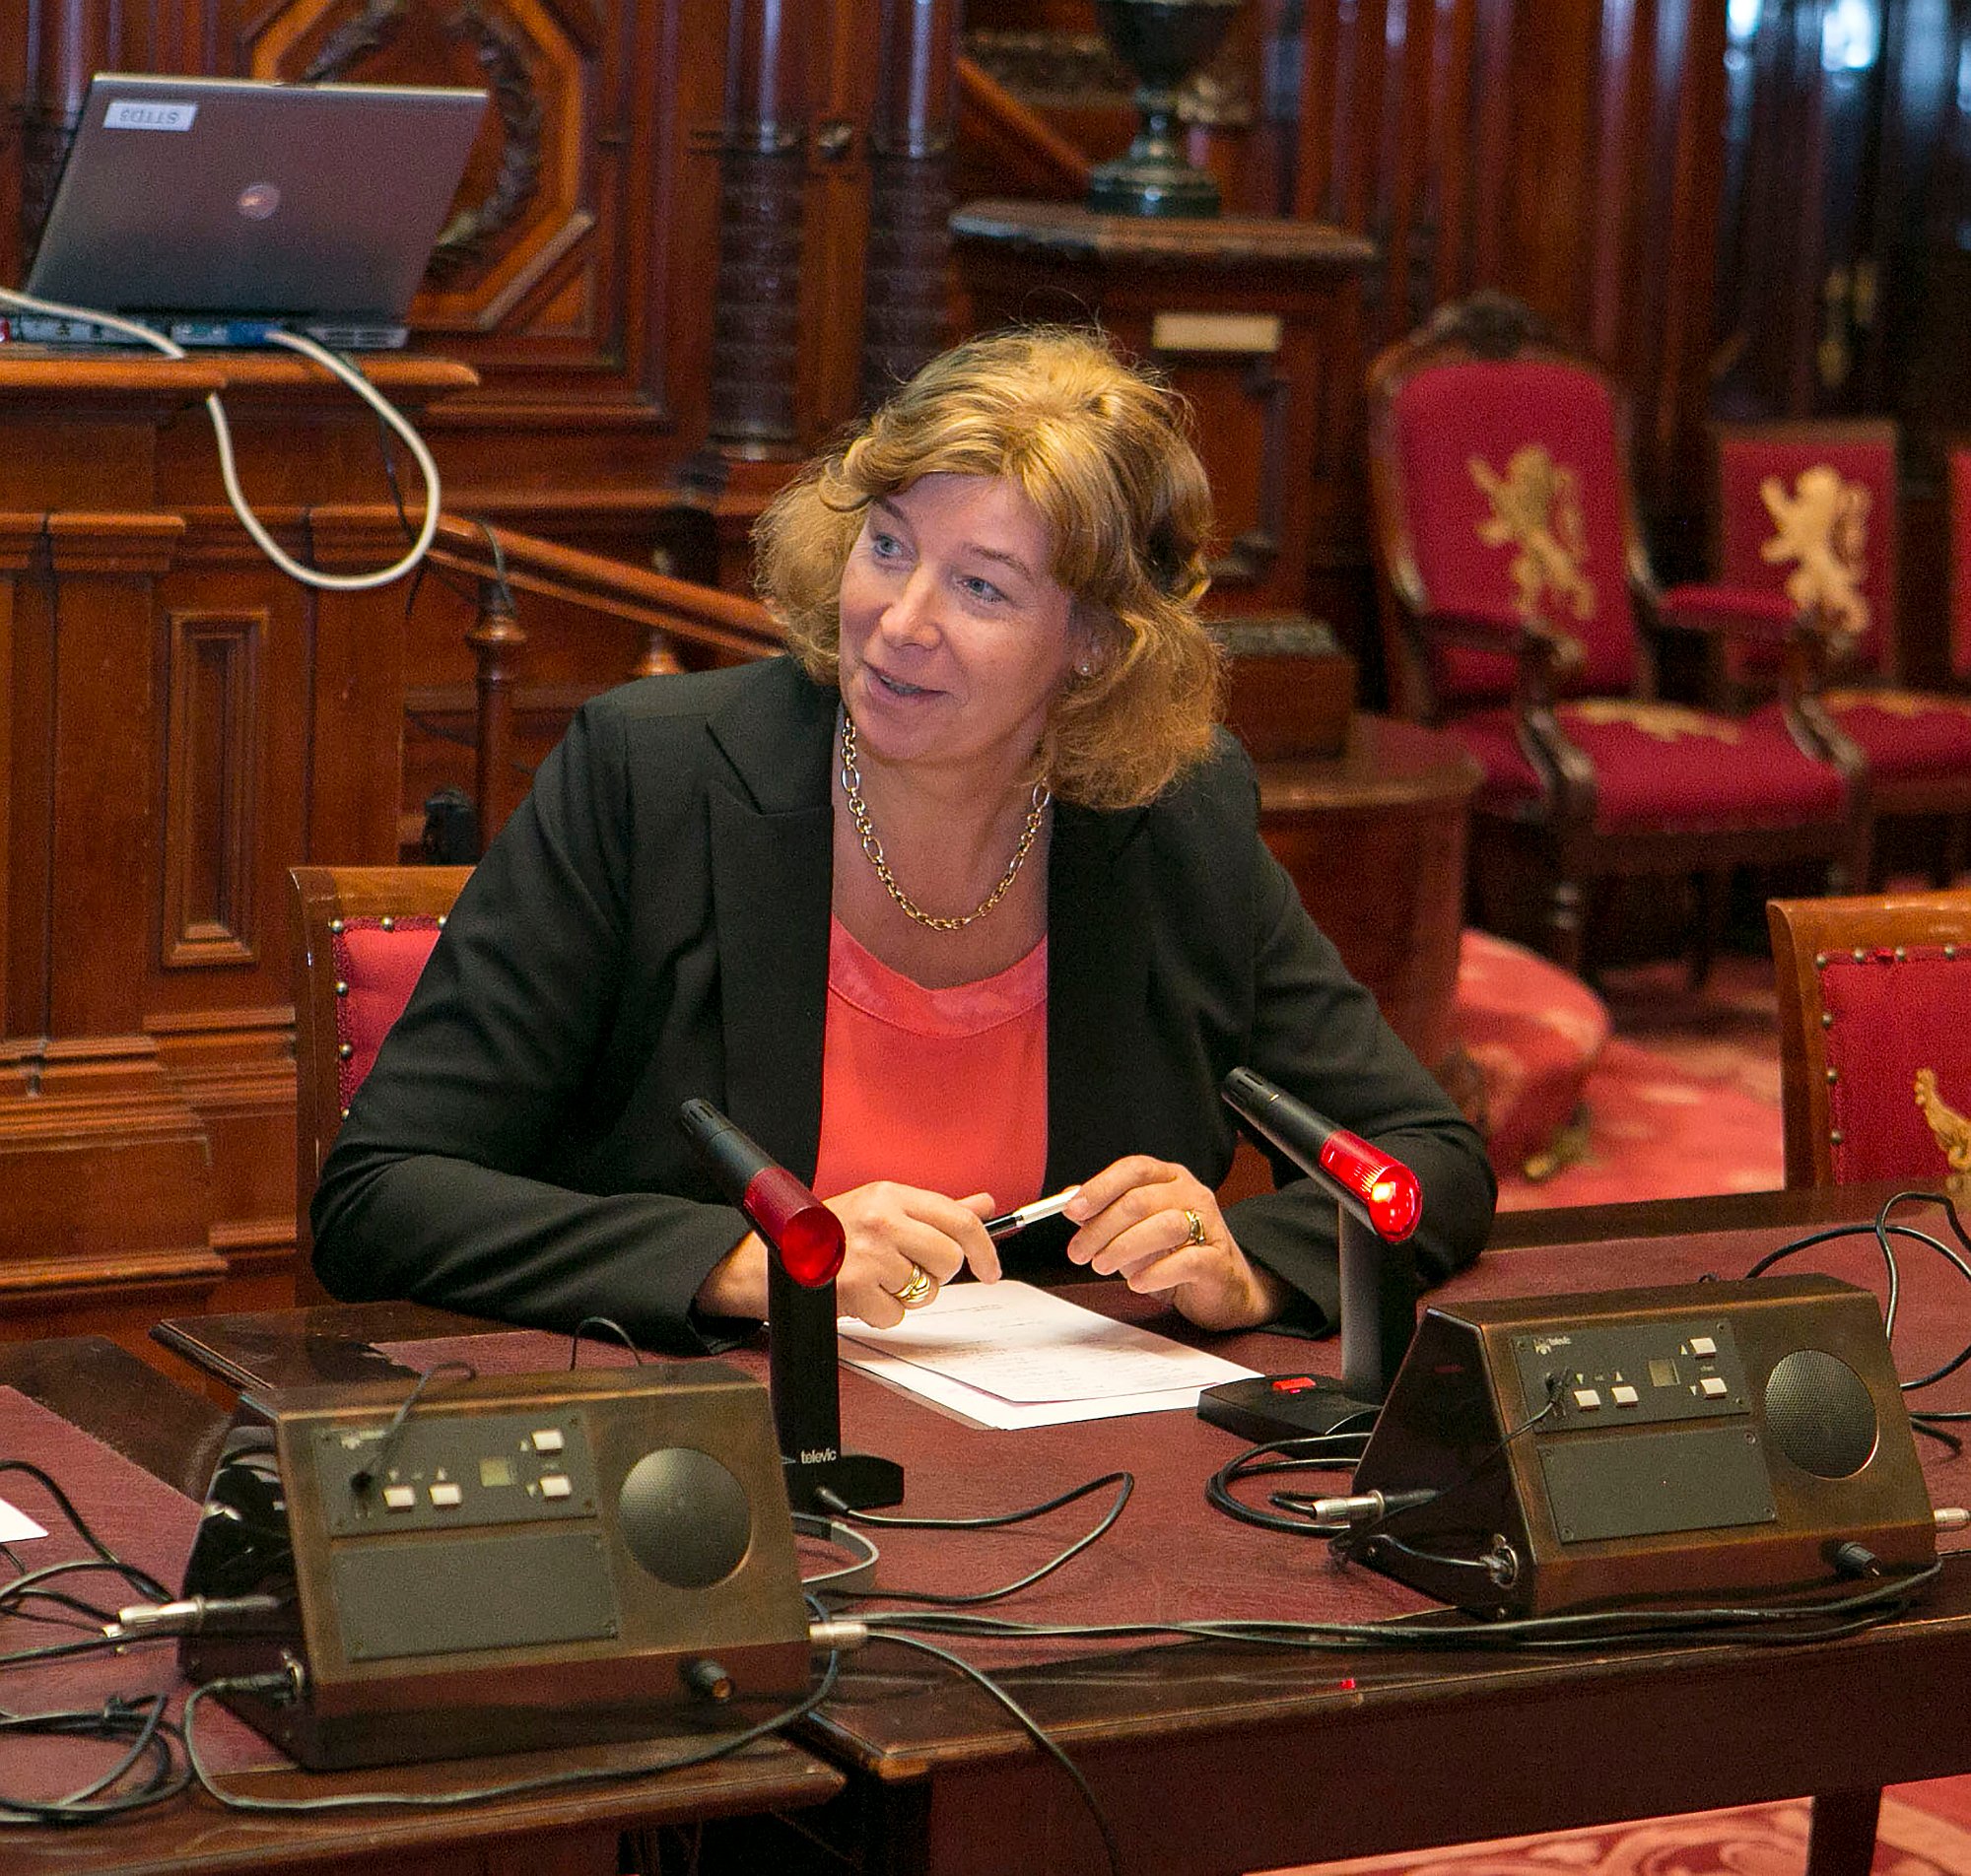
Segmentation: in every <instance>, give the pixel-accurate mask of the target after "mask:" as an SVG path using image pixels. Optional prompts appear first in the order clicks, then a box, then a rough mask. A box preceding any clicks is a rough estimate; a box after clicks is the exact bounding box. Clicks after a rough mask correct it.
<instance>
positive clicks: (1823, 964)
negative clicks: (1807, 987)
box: [1813, 951, 1827, 971]
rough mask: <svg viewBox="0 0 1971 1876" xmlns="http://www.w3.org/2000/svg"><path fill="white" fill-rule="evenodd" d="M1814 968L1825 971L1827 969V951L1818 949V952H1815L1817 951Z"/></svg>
mask: <svg viewBox="0 0 1971 1876" xmlns="http://www.w3.org/2000/svg"><path fill="white" fill-rule="evenodd" d="M1813 968H1814V969H1815V970H1816V971H1825V970H1826V969H1827V953H1826V952H1824V951H1816V952H1815V953H1814V954H1813Z"/></svg>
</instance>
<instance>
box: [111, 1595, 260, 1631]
mask: <svg viewBox="0 0 1971 1876" xmlns="http://www.w3.org/2000/svg"><path fill="white" fill-rule="evenodd" d="M282 1607H283V1604H282V1602H281V1599H280V1597H278V1596H185V1597H183V1598H182V1599H180V1600H179V1601H177V1602H133V1603H131V1604H130V1605H129V1606H128V1607H127V1608H123V1609H119V1610H117V1612H116V1620H115V1621H114V1622H106V1623H104V1624H103V1626H102V1634H103V1638H104V1640H106V1641H110V1642H156V1641H161V1640H164V1639H166V1638H168V1637H170V1636H178V1635H200V1634H203V1633H204V1631H205V1630H207V1629H208V1628H211V1629H231V1628H237V1627H240V1626H243V1625H246V1624H250V1623H255V1622H259V1621H261V1620H263V1619H264V1618H266V1617H268V1616H275V1615H279V1614H280V1612H281V1609H282Z"/></svg>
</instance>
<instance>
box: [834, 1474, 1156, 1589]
mask: <svg viewBox="0 0 1971 1876" xmlns="http://www.w3.org/2000/svg"><path fill="white" fill-rule="evenodd" d="M1107 1485H1113V1486H1115V1487H1116V1499H1115V1503H1114V1504H1112V1505H1111V1506H1110V1507H1109V1508H1108V1510H1107V1511H1105V1512H1104V1513H1103V1514H1102V1518H1101V1521H1100V1522H1099V1523H1097V1524H1096V1525H1095V1527H1094V1528H1093V1529H1092V1530H1089V1531H1086V1532H1084V1533H1083V1534H1082V1535H1081V1536H1080V1537H1077V1538H1076V1539H1075V1540H1074V1542H1073V1543H1071V1544H1070V1545H1068V1547H1067V1548H1066V1549H1065V1550H1064V1551H1061V1552H1059V1553H1058V1554H1057V1555H1056V1556H1054V1557H1053V1558H1050V1559H1049V1561H1048V1562H1046V1563H1045V1564H1043V1565H1041V1567H1040V1568H1039V1569H1038V1570H1031V1571H1029V1572H1028V1573H1027V1574H1026V1575H1024V1576H1022V1577H1020V1578H1019V1579H1018V1580H1017V1581H1014V1582H1009V1583H1006V1584H1005V1585H1003V1586H1002V1587H1000V1588H998V1589H981V1590H978V1591H976V1592H975V1593H973V1594H970V1595H947V1594H943V1593H940V1592H939V1591H937V1590H932V1589H875V1588H870V1589H857V1590H854V1591H851V1592H848V1593H852V1594H854V1595H858V1596H879V1597H882V1598H884V1599H885V1600H887V1601H891V1602H922V1603H930V1604H934V1605H936V1606H938V1607H941V1608H950V1609H958V1608H976V1607H977V1606H978V1605H980V1604H981V1603H987V1602H997V1601H999V1600H1000V1599H1001V1598H1002V1597H1005V1596H1010V1595H1014V1594H1016V1593H1017V1592H1018V1591H1020V1590H1022V1589H1030V1588H1031V1587H1032V1586H1033V1585H1034V1584H1035V1583H1037V1582H1039V1581H1041V1579H1042V1578H1043V1577H1046V1576H1052V1575H1053V1573H1054V1572H1055V1571H1056V1570H1058V1569H1060V1567H1061V1566H1062V1565H1063V1564H1065V1563H1068V1562H1070V1561H1071V1560H1072V1559H1074V1558H1076V1557H1079V1556H1080V1555H1081V1553H1082V1552H1083V1551H1085V1550H1086V1549H1087V1548H1088V1547H1089V1545H1091V1544H1093V1543H1095V1542H1096V1541H1097V1540H1099V1539H1100V1538H1103V1537H1106V1536H1107V1535H1108V1534H1109V1532H1110V1531H1111V1530H1113V1529H1114V1528H1115V1524H1116V1520H1117V1519H1118V1518H1119V1517H1121V1515H1122V1508H1123V1507H1124V1506H1125V1505H1127V1504H1128V1502H1129V1494H1130V1493H1131V1492H1133V1491H1134V1490H1135V1489H1136V1477H1135V1474H1134V1473H1132V1472H1105V1473H1104V1474H1103V1475H1102V1476H1101V1477H1100V1478H1099V1479H1090V1480H1089V1481H1088V1482H1087V1484H1085V1485H1077V1486H1074V1487H1073V1488H1072V1489H1070V1490H1069V1491H1066V1492H1062V1493H1061V1494H1060V1495H1059V1496H1058V1497H1056V1498H1051V1499H1049V1500H1048V1501H1047V1502H1046V1503H1045V1504H1042V1505H1030V1506H1027V1507H1026V1508H1024V1509H1022V1510H1018V1511H995V1512H987V1513H985V1515H983V1516H979V1517H899V1516H896V1515H894V1514H892V1513H887V1512H882V1511H858V1510H856V1509H854V1508H852V1507H850V1505H848V1504H847V1503H845V1502H844V1501H843V1500H842V1499H841V1498H840V1497H838V1496H837V1495H836V1494H835V1493H833V1492H831V1491H829V1490H828V1488H827V1487H826V1486H824V1487H822V1488H821V1490H819V1491H818V1492H816V1493H815V1498H816V1499H817V1500H818V1501H819V1502H820V1503H821V1504H822V1505H824V1506H826V1507H827V1508H828V1509H829V1510H830V1511H831V1512H832V1513H833V1514H834V1515H835V1516H837V1517H839V1518H842V1519H843V1520H844V1521H845V1522H848V1523H850V1524H871V1525H876V1526H879V1527H881V1528H884V1529H888V1530H912V1531H992V1530H1001V1529H1003V1528H1004V1527H1005V1526H1007V1525H1009V1524H1024V1523H1025V1522H1027V1520H1028V1519H1030V1518H1036V1517H1042V1516H1045V1515H1046V1513H1048V1512H1049V1511H1057V1510H1059V1509H1060V1508H1061V1507H1062V1506H1064V1505H1072V1504H1074V1503H1075V1501H1076V1500H1078V1499H1085V1498H1087V1497H1088V1496H1089V1494H1090V1493H1092V1492H1099V1491H1101V1490H1102V1488H1103V1487H1104V1486H1107Z"/></svg>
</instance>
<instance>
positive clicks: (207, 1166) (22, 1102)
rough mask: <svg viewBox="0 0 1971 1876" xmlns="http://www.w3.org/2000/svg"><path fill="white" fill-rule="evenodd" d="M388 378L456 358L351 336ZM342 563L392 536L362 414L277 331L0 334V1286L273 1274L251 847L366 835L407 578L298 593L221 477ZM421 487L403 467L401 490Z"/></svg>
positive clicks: (139, 1294) (14, 1326) (58, 1290)
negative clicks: (272, 345)
mask: <svg viewBox="0 0 1971 1876" xmlns="http://www.w3.org/2000/svg"><path fill="white" fill-rule="evenodd" d="M370 374H371V376H372V377H373V378H374V381H375V382H376V384H377V385H378V387H379V388H380V389H381V390H382V391H383V393H384V395H385V396H387V397H389V398H390V399H391V400H392V401H393V402H394V403H397V404H398V405H400V406H402V407H406V408H408V409H411V410H413V411H415V410H416V409H417V408H418V407H419V406H421V405H423V404H425V403H427V402H429V401H430V400H432V399H434V398H436V397H440V396H442V395H445V394H447V393H449V392H452V391H455V390H463V389H465V388H468V387H469V386H471V385H472V384H473V383H475V382H476V377H475V375H474V373H473V372H472V371H470V370H469V369H466V368H464V367H462V366H457V365H451V364H447V363H443V362H441V361H435V360H429V359H415V358H389V359H383V360H378V361H376V362H375V363H374V364H373V365H372V366H371V368H370ZM213 392H221V393H223V394H224V397H225V402H226V408H227V412H228V415H229V417H230V418H231V420H232V425H233V430H234V436H235V441H236V447H237V451H238V461H239V470H240V476H241V479H242V481H243V483H244V486H245V489H246V492H247V495H248V498H249V499H250V500H251V502H252V503H253V505H254V507H255V509H256V511H257V512H258V513H259V514H260V516H261V518H262V519H263V520H264V521H265V522H267V524H268V525H269V527H270V528H271V529H272V530H273V532H274V533H275V534H276V536H277V537H278V538H280V539H281V540H282V541H283V543H284V545H287V546H289V549H290V551H291V552H295V553H298V554H299V555H300V557H301V558H303V559H312V560H313V561H314V562H315V563H316V564H319V565H323V566H327V567H330V568H331V569H332V570H338V571H354V570H362V569H366V568H370V567H378V566H382V565H385V564H387V563H389V562H390V561H392V560H394V559H396V558H397V557H398V556H399V555H401V554H402V552H403V551H404V548H405V545H406V540H405V537H403V536H402V535H401V534H399V533H397V532H396V531H395V530H394V529H391V530H389V531H387V532H386V531H385V530H384V529H383V528H381V527H380V526H378V527H376V528H374V529H372V530H370V531H369V533H368V538H359V532H360V531H357V530H352V529H351V528H350V527H349V526H347V525H346V524H344V525H339V526H338V527H337V528H336V530H335V532H334V535H333V538H328V537H326V536H325V535H324V533H323V532H322V531H321V530H319V529H316V528H312V527H311V526H310V513H311V510H313V509H314V508H316V507H317V506H318V505H320V504H324V503H353V502H359V501H360V502H366V503H373V504H374V503H376V502H377V501H378V500H379V498H380V497H381V496H382V495H383V492H384V489H385V481H384V474H383V466H382V461H381V458H380V453H379V444H378V434H379V433H378V425H377V422H376V419H375V417H374V414H373V413H372V412H371V411H370V410H369V409H368V408H367V407H366V406H364V405H363V404H361V403H360V402H359V401H358V400H357V399H356V398H355V397H353V396H352V395H351V393H350V392H349V391H348V390H347V389H346V388H345V387H344V386H342V385H340V384H338V383H335V382H333V381H331V380H329V379H327V378H326V377H325V376H324V375H323V374H322V373H320V372H319V371H318V370H316V369H314V368H313V367H311V366H309V365H307V364H306V363H305V362H304V361H302V360H300V359H295V358H290V357H289V356H287V355H285V354H268V355H261V354H252V355H243V354H232V353H228V354H214V355H211V356H209V357H200V358H195V359H189V360H185V361H182V362H179V361H171V360H167V359H162V358H160V359H151V358H148V357H146V356H143V355H141V354H124V353H104V354H102V355H89V356H76V355H62V354H55V353H45V352H39V351H37V350H36V349H34V348H30V347H26V346H22V347H14V346H8V347H5V348H4V349H0V430H4V443H0V673H4V677H5V690H4V693H0V699H3V700H4V701H3V702H0V1320H4V1322H5V1325H6V1326H5V1329H4V1331H0V1333H4V1334H6V1335H8V1336H31V1335H33V1336H39V1335H50V1334H60V1333H62V1332H64V1331H65V1330H66V1329H69V1328H71V1327H72V1326H75V1325H76V1324H78V1323H80V1322H82V1321H84V1320H85V1319H86V1320H87V1322H88V1323H89V1325H90V1326H92V1327H97V1328H101V1329H103V1330H105V1331H107V1332H110V1333H115V1334H117V1335H118V1336H119V1337H121V1338H123V1339H126V1340H129V1341H130V1342H131V1343H132V1345H133V1346H138V1345H141V1338H142V1333H143V1331H144V1329H145V1328H147V1327H148V1325H149V1324H150V1322H152V1321H153V1320H155V1319H156V1318H157V1317H158V1316H159V1315H160V1314H164V1313H169V1312H170V1311H172V1310H178V1309H196V1308H202V1307H209V1306H210V1305H211V1304H213V1303H214V1302H221V1303H224V1304H227V1305H235V1304H237V1306H238V1307H250V1306H251V1305H253V1304H255V1303H262V1304H272V1303H278V1302H280V1301H281V1300H283V1297H284V1294H285V1285H286V1282H287V1278H288V1273H289V1268H290V1264H291V1260H292V1253H293V1244H294V1224H295V1221H294V1191H293V1160H294V1124H295V1120H294V1112H295V1106H294V1104H295V1096H294V1060H293V1049H294V1043H293V1009H292V1004H291V1000H290V993H289V986H288V957H287V934H286V899H285V894H284V892H283V890H282V886H283V882H282V875H283V872H284V870H285V868H286V867H288V866H289V865H291V864H294V863H296V862H298V861H301V860H307V859H312V860H329V861H360V860H374V861H389V860H392V859H394V858H395V857H396V851H397V815H398V773H399V768H400V756H399V749H400V742H401V737H402V709H403V672H402V662H401V661H402V655H403V641H404V627H403V621H404V611H405V594H404V589H403V587H402V586H401V585H396V586H391V587H385V588H382V589H380V590H379V591H375V592H364V593H318V592H315V591H313V590H312V589H308V588H305V587H303V586H301V585H300V584H298V583H297V582H295V581H294V580H292V579H290V578H288V577H287V576H286V575H285V574H283V573H281V572H280V571H278V570H276V569H275V568H274V567H273V566H272V565H271V564H270V563H269V562H268V561H267V560H266V559H265V558H264V557H263V556H262V555H261V554H260V552H259V551H258V549H257V548H255V547H254V546H253V545H252V544H251V543H250V542H249V541H248V539H247V538H246V535H245V532H244V530H243V529H241V528H240V526H239V525H238V521H237V520H236V518H235V517H234V515H233V512H232V510H231V509H230V507H228V506H227V504H226V502H225V497H224V492H223V488H222V485H221V480H220V474H219V464H218V455H217V450H216V447H215V443H214V438H213V435H212V430H211V426H210V424H209V422H208V419H207V414H206V412H205V410H204V408H203V405H204V400H205V398H206V397H207V396H208V395H209V394H211V393H213ZM420 496H421V491H419V490H417V489H415V488H413V489H410V490H407V492H406V497H405V500H406V503H407V504H408V505H410V507H411V511H412V515H413V522H414V523H415V517H416V513H417V505H418V503H419V500H420Z"/></svg>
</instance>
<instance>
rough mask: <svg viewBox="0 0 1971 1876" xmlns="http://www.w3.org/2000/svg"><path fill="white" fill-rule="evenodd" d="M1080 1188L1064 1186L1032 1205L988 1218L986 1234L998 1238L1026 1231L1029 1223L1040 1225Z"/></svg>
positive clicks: (988, 1236) (1038, 1199) (991, 1237)
mask: <svg viewBox="0 0 1971 1876" xmlns="http://www.w3.org/2000/svg"><path fill="white" fill-rule="evenodd" d="M1080 1190H1081V1187H1080V1186H1078V1185H1067V1186H1063V1187H1062V1188H1061V1189H1060V1190H1059V1191H1058V1192H1054V1193H1052V1194H1050V1195H1049V1196H1048V1197H1047V1198H1037V1199H1035V1200H1034V1202H1033V1203H1032V1204H1031V1205H1022V1206H1021V1207H1020V1209H1019V1210H1018V1211H1017V1212H1001V1213H1000V1214H999V1216H998V1217H997V1218H988V1219H987V1220H986V1221H985V1236H986V1237H987V1238H990V1239H993V1240H998V1239H1001V1238H1010V1237H1012V1235H1013V1234H1014V1233H1015V1232H1020V1231H1025V1230H1026V1228H1027V1227H1028V1226H1029V1225H1038V1224H1039V1223H1040V1222H1041V1220H1042V1219H1044V1218H1052V1217H1053V1215H1054V1214H1055V1213H1056V1212H1058V1211H1060V1210H1061V1209H1062V1208H1063V1207H1064V1206H1065V1205H1066V1204H1067V1201H1068V1200H1069V1199H1071V1198H1072V1197H1073V1196H1074V1195H1075V1193H1077V1192H1078V1191H1080Z"/></svg>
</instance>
